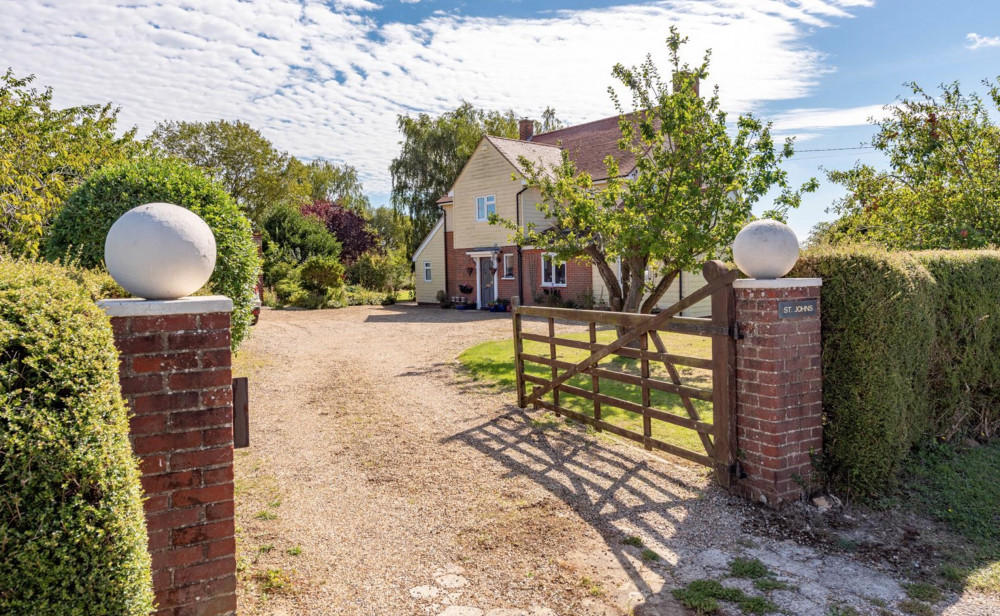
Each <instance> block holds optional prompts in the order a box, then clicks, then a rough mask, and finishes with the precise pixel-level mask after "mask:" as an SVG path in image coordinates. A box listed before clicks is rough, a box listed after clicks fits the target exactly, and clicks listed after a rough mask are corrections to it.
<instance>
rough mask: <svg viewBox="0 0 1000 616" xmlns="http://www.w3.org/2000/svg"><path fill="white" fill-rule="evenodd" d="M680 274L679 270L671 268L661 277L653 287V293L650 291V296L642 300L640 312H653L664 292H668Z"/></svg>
mask: <svg viewBox="0 0 1000 616" xmlns="http://www.w3.org/2000/svg"><path fill="white" fill-rule="evenodd" d="M679 274H680V271H679V270H671V271H669V272H667V273H666V274H665V275H664V276H663V278H660V281H659V282H657V283H656V286H655V287H653V291H652V293H650V294H649V297H647V298H646V300H645V301H644V302H642V306H641V307H640V308H639V312H641V313H642V314H649V313H651V312H652V311H653V308H656V304H658V303H659V302H660V299H661V298H662V297H663V294H664V293H666V292H667V289H669V288H670V285H671V284H673V282H674V279H675V278H677V276H678V275H679Z"/></svg>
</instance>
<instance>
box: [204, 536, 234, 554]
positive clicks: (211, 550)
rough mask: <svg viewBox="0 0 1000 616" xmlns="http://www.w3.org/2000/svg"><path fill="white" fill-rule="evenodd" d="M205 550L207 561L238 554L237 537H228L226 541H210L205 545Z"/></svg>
mask: <svg viewBox="0 0 1000 616" xmlns="http://www.w3.org/2000/svg"><path fill="white" fill-rule="evenodd" d="M204 548H205V558H206V559H212V558H219V557H221V556H228V555H230V554H236V537H226V538H225V539H219V540H217V541H210V542H209V543H206V544H205V545H204Z"/></svg>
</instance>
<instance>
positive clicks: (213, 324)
mask: <svg viewBox="0 0 1000 616" xmlns="http://www.w3.org/2000/svg"><path fill="white" fill-rule="evenodd" d="M199 324H200V326H201V329H224V330H226V331H229V325H230V318H229V313H228V312H210V313H208V314H203V315H200V319H199Z"/></svg>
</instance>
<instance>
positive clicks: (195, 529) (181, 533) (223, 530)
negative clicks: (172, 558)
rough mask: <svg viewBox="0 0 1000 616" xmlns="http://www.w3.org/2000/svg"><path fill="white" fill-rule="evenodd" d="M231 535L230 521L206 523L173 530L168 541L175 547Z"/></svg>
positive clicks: (231, 526)
mask: <svg viewBox="0 0 1000 616" xmlns="http://www.w3.org/2000/svg"><path fill="white" fill-rule="evenodd" d="M232 533H233V524H232V522H231V521H228V520H224V521H222V522H208V523H205V524H198V525H197V526H189V527H187V528H178V529H174V530H173V531H171V534H170V541H171V543H172V544H173V545H175V546H181V545H191V544H194V543H204V542H206V541H211V540H213V539H223V538H225V537H228V536H230V535H231V534H232Z"/></svg>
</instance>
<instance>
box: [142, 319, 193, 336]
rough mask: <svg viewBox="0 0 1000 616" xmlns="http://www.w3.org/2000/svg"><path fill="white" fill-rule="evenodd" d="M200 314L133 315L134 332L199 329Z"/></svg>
mask: <svg viewBox="0 0 1000 616" xmlns="http://www.w3.org/2000/svg"><path fill="white" fill-rule="evenodd" d="M197 327H198V315H196V314H170V315H161V316H153V317H132V324H131V328H132V333H135V334H139V333H143V332H179V331H184V330H188V329H197Z"/></svg>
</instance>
